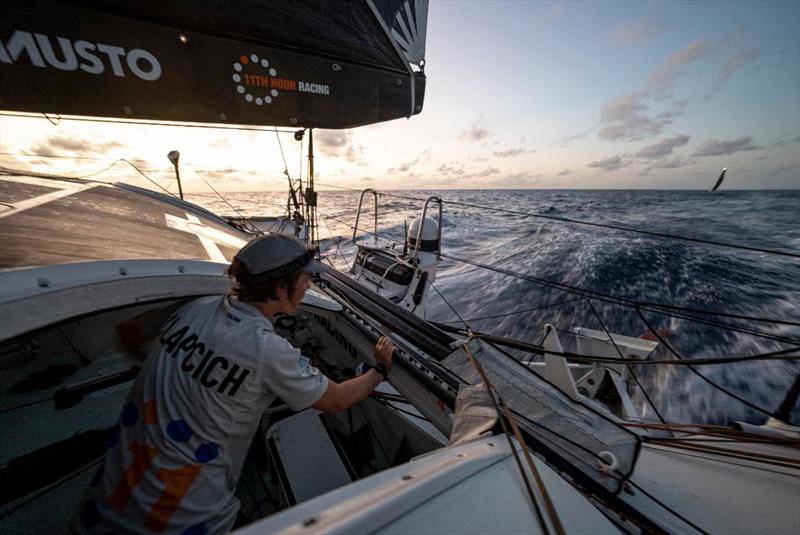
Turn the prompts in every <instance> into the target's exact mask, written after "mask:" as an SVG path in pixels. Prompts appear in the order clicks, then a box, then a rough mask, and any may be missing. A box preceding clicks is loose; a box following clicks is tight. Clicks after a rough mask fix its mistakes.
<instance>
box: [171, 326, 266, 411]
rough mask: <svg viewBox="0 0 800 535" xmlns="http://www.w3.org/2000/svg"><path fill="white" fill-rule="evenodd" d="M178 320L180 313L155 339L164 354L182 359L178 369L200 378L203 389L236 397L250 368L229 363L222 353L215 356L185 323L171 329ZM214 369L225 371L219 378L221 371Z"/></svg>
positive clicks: (194, 377)
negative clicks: (163, 350)
mask: <svg viewBox="0 0 800 535" xmlns="http://www.w3.org/2000/svg"><path fill="white" fill-rule="evenodd" d="M180 319H181V318H180V316H177V317H175V318H174V319H173V320H172V321H171V322H170V323H169V324H168V325H167V326H166V328H164V330H163V334H162V335H161V336H160V337H159V339H158V341H159V342H160V343H161V345H163V346H164V348H165V350H166V352H165V354H166V355H168V356H170V357H172V358H174V359H177V358H182V360H181V363H180V370H181V371H182V372H184V373H186V374H190V375H191V377H192V379H195V380H197V381H199V383H200V384H201V385H202V386H204V387H205V388H212V389H215V390H216V391H217V392H219V393H221V394H227V395H229V396H232V397H234V396H236V392H237V391H238V390H239V387H240V386H242V383H244V380H245V378H246V377H247V376H248V375H249V374H250V370H249V369H248V368H244V367H242V366H239V365H238V364H231V363H230V361H228V359H227V358H225V357H223V356H220V355H215V354H214V350H213V349H212V348H210V347H207V346H206V344H205V343H204V342H203V341H202V340H200V339H199V337H198V336H197V334H195V333H193V332H190V331H189V326H188V325H184V326H183V327H179V328H177V327H176V329H175V330H174V331H173V330H172V329H173V327H175V326H176V325H178V322H179V321H180ZM198 360H199V362H198ZM217 369H219V370H220V371H225V370H227V371H228V372H227V374H226V375H225V376H224V377H221V374H219V373H216V370H217ZM226 390H227V392H226Z"/></svg>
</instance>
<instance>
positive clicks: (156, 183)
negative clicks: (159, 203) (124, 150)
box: [117, 158, 178, 199]
mask: <svg viewBox="0 0 800 535" xmlns="http://www.w3.org/2000/svg"><path fill="white" fill-rule="evenodd" d="M117 161H118V162H125V163H126V164H128V165H130V166H131V167H133V168H134V169H136V172H137V173H139V174H140V175H142V176H143V177H145V178H146V179H147V180H149V181H150V182H152V183H153V184H155V185H156V186H158V187H159V188H160V189H162V190H163V191H164V193H166V194H167V195H172V196H173V197H175V198H176V199H177V198H178V196H177V195H175V194H174V193H172V192H170V191H169V190H168V189H166V188H165V187H163V186H162V185H161V184H159V183H158V182H156V181H155V180H153V179H152V178H150V177H149V176H147V175H146V174H144V173H143V172H142V170H141V169H139V168H138V167H136V166H135V165H133V164H132V163H131V162H129V161H128V160H126V159H125V158H120V159H119V160H117Z"/></svg>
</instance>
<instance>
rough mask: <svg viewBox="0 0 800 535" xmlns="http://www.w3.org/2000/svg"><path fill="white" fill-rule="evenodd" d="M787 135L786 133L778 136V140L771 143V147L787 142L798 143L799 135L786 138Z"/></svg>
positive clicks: (783, 145)
mask: <svg viewBox="0 0 800 535" xmlns="http://www.w3.org/2000/svg"><path fill="white" fill-rule="evenodd" d="M788 137H789V136H788V135H787V134H784V135H782V136H781V137H779V138H778V140H777V141H776V142H775V143H773V144H772V146H773V147H785V146H786V145H788V144H789V143H800V136H797V137H795V138H792V139H787V138H788Z"/></svg>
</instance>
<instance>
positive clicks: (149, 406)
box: [144, 399, 158, 425]
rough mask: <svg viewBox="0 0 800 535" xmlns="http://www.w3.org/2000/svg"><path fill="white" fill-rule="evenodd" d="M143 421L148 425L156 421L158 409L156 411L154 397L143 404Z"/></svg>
mask: <svg viewBox="0 0 800 535" xmlns="http://www.w3.org/2000/svg"><path fill="white" fill-rule="evenodd" d="M144 423H145V424H149V425H153V424H157V423H158V411H156V400H154V399H151V400H150V401H147V402H145V404H144Z"/></svg>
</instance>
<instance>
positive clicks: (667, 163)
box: [639, 158, 694, 176]
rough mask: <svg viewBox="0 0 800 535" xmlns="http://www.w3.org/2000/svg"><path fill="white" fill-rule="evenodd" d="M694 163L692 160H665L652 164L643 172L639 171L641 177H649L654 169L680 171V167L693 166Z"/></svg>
mask: <svg viewBox="0 0 800 535" xmlns="http://www.w3.org/2000/svg"><path fill="white" fill-rule="evenodd" d="M693 163H694V161H692V160H685V159H682V158H664V159H662V160H658V161H656V162H652V163H650V164H649V165H648V166H647V167H645V168H643V169H642V170H641V171H639V176H645V175H649V174H650V171H652V170H653V169H678V168H680V167H686V166H687V165H692V164H693Z"/></svg>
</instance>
